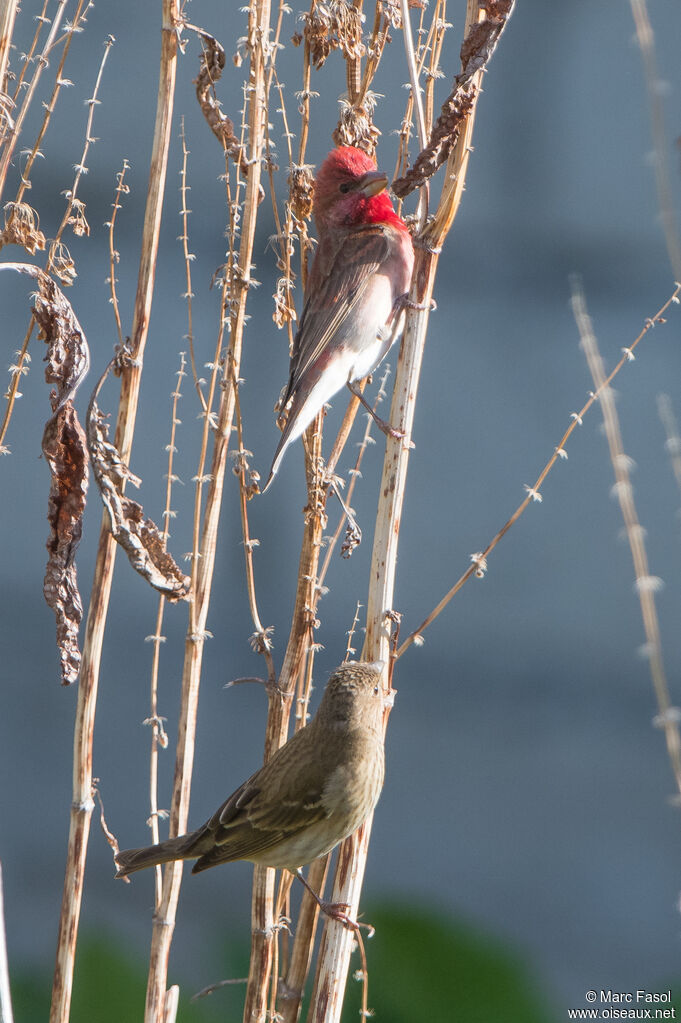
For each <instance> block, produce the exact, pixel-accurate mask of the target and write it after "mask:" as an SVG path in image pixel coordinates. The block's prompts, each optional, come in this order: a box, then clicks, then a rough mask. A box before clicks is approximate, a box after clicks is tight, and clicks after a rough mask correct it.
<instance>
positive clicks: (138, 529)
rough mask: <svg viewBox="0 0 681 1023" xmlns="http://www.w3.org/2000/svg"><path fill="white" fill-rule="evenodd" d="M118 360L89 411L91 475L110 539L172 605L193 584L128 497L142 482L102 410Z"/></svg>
mask: <svg viewBox="0 0 681 1023" xmlns="http://www.w3.org/2000/svg"><path fill="white" fill-rule="evenodd" d="M118 360H119V357H118V356H116V357H115V358H114V359H113V360H112V362H110V363H109V365H108V366H107V368H106V369H105V371H104V373H103V375H102V376H101V378H100V380H99V382H98V384H97V386H96V387H95V390H94V392H93V395H92V397H91V399H90V404H89V406H88V411H87V420H86V424H85V425H86V430H87V445H88V451H89V453H90V461H91V462H92V471H93V473H94V477H95V481H96V483H97V487H98V489H99V493H100V495H101V498H102V501H103V502H104V507H105V508H106V510H107V512H108V514H109V522H110V525H111V535H112V536H113V538H114V540H116V542H117V543H119V544H120V545H121V547H122V548H123V550H124V551H125V552H126V554H127V555H128V560H129V561H130V564H131V565H132V567H133V568H134V569H135V571H136V572H139V574H140V575H141V576H142V577H143V578H144V579H146V580H147V582H148V583H150V584H151V585H152V586H153V587H154V589H156V590H158V591H159V592H160V593H162V594H163V595H164V596H165V597H167V598H168V600H186V599H187V596H188V594H189V587H190V584H191V580H190V578H189V577H188V576H186V575H185V574H184V573H183V572H182V571H181V570H180V568H179V566H178V565H177V563H176V561H175V560H174V558H173V557H172V555H170V554H169V553H168V551H167V550H166V548H165V536H164V534H163V533H162V531H161V530H160V529H159V528H158V526H157V525H156V524H155V523H154V522H153V521H152V520H151V519H149V518H147V517H146V515H145V514H144V509H143V508H142V506H141V504H138V502H137V501H133V500H132V499H131V498H129V497H126V496H125V494H124V493H123V485H124V484H125V482H126V481H128V482H130V483H132V484H133V486H139V484H140V480H139V479H138V477H136V476H134V475H133V474H132V473H131V472H130V470H129V469H128V467H127V465H125V463H124V462H123V460H122V459H121V456H120V454H119V453H118V450H117V449H116V447H115V445H113V444H111V443H109V439H108V437H109V426H108V423H107V421H106V418H107V417H106V416H105V415H104V413H102V412H101V411H100V409H99V407H98V405H97V401H96V399H97V396H98V394H99V391H100V389H101V387H102V384H103V383H104V381H105V380H106V377H107V376H108V373H109V370H110V369H111V368H112V367H113V364H114V363H115V362H118Z"/></svg>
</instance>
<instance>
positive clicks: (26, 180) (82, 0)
mask: <svg viewBox="0 0 681 1023" xmlns="http://www.w3.org/2000/svg"><path fill="white" fill-rule="evenodd" d="M86 3H87V0H79V3H78V8H77V10H76V13H75V16H74V18H73V27H69V28H68V29H67V32H66V41H65V43H64V49H63V50H62V55H61V59H60V61H59V67H58V68H57V74H56V75H55V80H54V86H53V87H52V95H51V96H50V101H49V103H47V104H46V106H45V114H44V116H43V123H42V124H41V126H40V131H39V132H38V137H37V138H36V140H35V142H34V143H33V149H32V150H31V152H30V153H29V155H28V159H27V161H26V166H25V167H24V169H23V172H22V174H21V185H20V186H19V190H18V192H17V195H16V199H15V202H16V203H20V202H21V201H22V199H23V197H24V192H25V191H26V190H27V189H29V188H31V187H32V185H31V182H30V176H31V170H32V169H33V164H34V162H35V159H36V156H37V155H38V153H39V152H40V146H41V143H42V141H43V139H44V138H45V134H46V132H47V128H48V125H49V123H50V119H51V117H52V114H53V113H54V109H55V107H56V105H57V100H58V99H59V94H60V92H61V89H62V84H63V77H62V76H63V73H64V66H65V64H66V58H67V57H68V55H69V50H70V48H71V42H72V40H73V36H74V33H75V31H76V29H77V28H78V24H79V22H80V20H81V18H82V16H83V8H84V7H85V8H86V11H87V10H88V9H89V7H90V4H89V3H87V7H86ZM109 38H110V40H111V41H110V43H109V44H108V45H107V47H106V50H105V51H104V60H103V61H102V64H101V65H100V69H99V76H98V78H97V85H96V86H95V93H96V91H97V89H98V88H99V83H100V80H101V77H102V71H103V69H104V64H105V63H106V58H107V56H108V53H109V50H110V49H111V46H112V44H113V37H111V36H110V37H109ZM89 103H90V110H89V122H90V123H91V122H92V115H93V105H94V104H93V101H92V100H90V101H89ZM89 136H90V132H89V125H88V131H87V133H86V147H87V144H88V143H89V141H90V137H89ZM83 162H84V158H83V160H81V166H82V163H83ZM80 169H81V168H80V167H78V168H77V178H76V180H77V179H78V177H79V176H80ZM62 230H63V226H62Z"/></svg>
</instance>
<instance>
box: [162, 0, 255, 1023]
mask: <svg viewBox="0 0 681 1023" xmlns="http://www.w3.org/2000/svg"><path fill="white" fill-rule="evenodd" d="M269 21H270V4H269V0H252V2H251V5H250V8H249V15H248V37H247V40H248V41H247V47H248V55H249V83H248V84H249V88H248V107H247V109H248V136H247V143H246V154H245V155H246V160H247V167H248V172H247V179H246V189H245V196H244V204H243V210H244V213H243V222H242V225H241V233H240V237H241V243H240V246H239V254H238V275H235V276H233V277H232V278H231V280H232V283H233V284H235V285H236V287H235V289H234V290H235V291H237V293H236V294H234V293H232V294H231V295H230V299H231V303H230V307H231V330H230V345H229V349H228V351H227V354H226V357H225V370H224V377H223V390H222V393H221V398H220V408H219V412H218V417H217V425H216V427H215V437H214V444H213V452H212V461H211V468H210V477H209V481H210V482H209V485H208V490H207V495H206V506H205V511H204V515H203V526H202V532H201V543H200V551H199V552H198V553H199V554H200V556H199V557H195V558H194V560H193V564H192V597H191V602H190V608H189V626H188V630H187V636H186V639H185V658H184V667H183V673H182V702H181V709H180V721H179V726H178V743H177V751H176V759H175V780H174V784H173V797H172V803H171V811H170V834H171V836H173V835H178V834H181V833H182V832H183V831H185V830H186V828H187V816H188V811H189V795H190V787H191V777H192V766H193V756H194V737H195V730H196V714H197V708H198V695H199V683H200V673H201V663H202V657H203V647H204V642H205V638H206V621H207V617H208V608H209V603H210V592H211V584H212V579H213V570H214V567H215V551H216V541H217V527H218V518H219V514H220V508H221V503H222V491H223V486H224V475H225V464H226V459H227V447H228V443H229V438H230V434H231V431H232V426H233V422H234V413H235V402H236V391H235V381H236V380H237V378H238V375H239V366H240V362H241V351H242V346H243V332H244V323H245V316H246V299H247V295H248V290H249V285H250V280H251V263H252V256H253V241H254V238H255V226H256V219H257V209H258V197H259V193H260V178H261V165H262V153H263V147H264V139H265V124H266V103H265V74H264V69H265V63H266V47H267V44H268V33H269ZM209 408H210V405H209ZM181 880H182V864H181V863H170V864H168V865H167V866H166V868H165V870H164V874H163V888H162V894H161V901H160V904H159V905H158V906H157V908H156V912H155V914H154V928H153V935H152V946H151V959H150V967H149V980H148V984H147V1000H146V1009H145V1021H146V1023H161V1021H162V1020H163V1014H164V1011H165V1001H166V984H167V971H168V957H169V954H170V946H171V942H172V936H173V930H174V926H175V918H176V912H177V903H178V899H179V893H180V885H181Z"/></svg>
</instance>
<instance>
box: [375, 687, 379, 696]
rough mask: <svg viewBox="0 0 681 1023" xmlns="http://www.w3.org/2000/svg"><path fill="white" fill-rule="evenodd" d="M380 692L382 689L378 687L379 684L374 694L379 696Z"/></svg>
mask: <svg viewBox="0 0 681 1023" xmlns="http://www.w3.org/2000/svg"><path fill="white" fill-rule="evenodd" d="M379 693H380V689H379V688H378V686H374V695H375V696H378V694H379Z"/></svg>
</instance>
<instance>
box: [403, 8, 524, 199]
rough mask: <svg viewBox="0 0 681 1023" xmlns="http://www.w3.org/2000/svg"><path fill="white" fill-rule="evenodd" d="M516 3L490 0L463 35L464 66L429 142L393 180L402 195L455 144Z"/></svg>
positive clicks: (425, 177) (431, 171)
mask: <svg viewBox="0 0 681 1023" xmlns="http://www.w3.org/2000/svg"><path fill="white" fill-rule="evenodd" d="M514 5H515V0H488V3H487V6H486V11H485V14H486V16H485V19H484V20H483V21H481V22H479V23H478V24H475V25H473V26H472V28H471V30H470V31H469V33H468V35H467V36H466V38H465V39H464V41H463V43H462V45H461V68H462V70H461V72H460V73H459V74H458V75H457V76H456V78H455V79H454V88H453V89H452V91H451V93H450V94H449V96H448V97H447V99H446V100H445V102H444V103H443V105H442V110H441V111H440V116H439V117H438V119H437V121H436V122H435V124H434V125H433V130H432V132H431V135H430V140H429V142H428V145H427V146H426V147H425V149H423V150H422V151H421V152H420V153H419V155H418V156H417V158H416V160H415V162H414V165H413V167H412V168H411V169H410V170H409V171H408V172H407V173H406V174H405V175H404V177H402V178H397V179H396V180H395V181H393V183H392V190H393V192H394V193H395V195H397V196H398V197H399V198H400V199H404V198H405V196H407V195H409V193H410V192H413V191H414V189H415V188H418V187H419V186H420V185H422V184H423V183H424V182H425V181H427V180H428V178H430V177H432V175H433V174H434V173H435V171H436V170H437V169H438V167H440V166H441V165H442V164H443V163H444V162H445V160H446V159H447V157H448V156H449V154H450V152H451V151H452V149H453V148H454V146H455V144H456V141H457V139H458V138H459V136H460V134H461V130H462V128H463V125H464V124H465V122H466V118H467V117H468V115H469V113H470V111H471V109H472V108H473V106H474V105H475V100H476V97H477V95H478V92H479V91H480V85H479V84H478V82H477V79H476V77H475V76H476V75H477V73H478V72H479V71H484V70H485V69H486V68H487V65H488V63H489V61H490V59H491V57H492V54H493V53H494V51H495V49H496V46H497V43H498V42H499V38H500V37H501V33H502V32H503V30H504V28H505V27H506V23H507V22H508V19H509V18H510V16H511V13H512V11H513V7H514Z"/></svg>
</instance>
